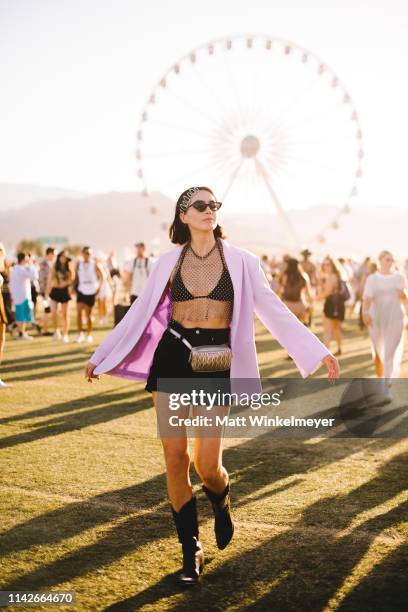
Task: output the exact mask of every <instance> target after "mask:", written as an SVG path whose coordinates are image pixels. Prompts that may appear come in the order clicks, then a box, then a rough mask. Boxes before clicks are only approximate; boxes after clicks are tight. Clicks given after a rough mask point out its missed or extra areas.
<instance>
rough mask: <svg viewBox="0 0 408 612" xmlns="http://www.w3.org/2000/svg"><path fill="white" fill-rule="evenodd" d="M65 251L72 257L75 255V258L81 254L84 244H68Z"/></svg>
mask: <svg viewBox="0 0 408 612" xmlns="http://www.w3.org/2000/svg"><path fill="white" fill-rule="evenodd" d="M64 249H65V250H67V251H68V253H69V254H70V255H73V256H74V257H76V256H77V255H80V254H81V251H82V249H83V245H82V244H67V245H65V247H64Z"/></svg>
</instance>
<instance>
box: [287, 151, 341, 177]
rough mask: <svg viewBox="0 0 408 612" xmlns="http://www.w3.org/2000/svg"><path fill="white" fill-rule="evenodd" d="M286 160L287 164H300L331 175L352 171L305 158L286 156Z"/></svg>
mask: <svg viewBox="0 0 408 612" xmlns="http://www.w3.org/2000/svg"><path fill="white" fill-rule="evenodd" d="M287 160H288V163H293V162H295V163H298V162H300V163H301V164H302V166H303V167H304V166H310V167H312V168H321V169H322V170H325V171H326V172H332V173H337V174H338V173H339V172H351V171H352V170H351V169H350V168H346V167H345V166H339V165H337V166H335V167H334V166H329V165H327V164H326V163H324V162H321V161H315V160H310V159H307V158H302V157H298V156H295V155H288V156H287Z"/></svg>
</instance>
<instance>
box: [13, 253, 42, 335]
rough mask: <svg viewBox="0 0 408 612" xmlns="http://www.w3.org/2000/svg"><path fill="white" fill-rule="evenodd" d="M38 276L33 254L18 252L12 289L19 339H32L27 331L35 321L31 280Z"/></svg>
mask: <svg viewBox="0 0 408 612" xmlns="http://www.w3.org/2000/svg"><path fill="white" fill-rule="evenodd" d="M37 277H38V273H37V269H36V267H35V266H34V265H33V264H32V263H31V256H30V255H28V254H27V253H18V255H17V265H15V266H13V268H12V270H11V276H10V291H11V297H12V299H13V302H14V307H15V310H16V322H17V329H18V334H19V335H18V339H19V340H32V337H31V336H29V335H28V334H27V333H26V331H25V328H26V324H27V323H34V322H35V321H34V310H33V302H32V300H31V281H34V280H36V279H37Z"/></svg>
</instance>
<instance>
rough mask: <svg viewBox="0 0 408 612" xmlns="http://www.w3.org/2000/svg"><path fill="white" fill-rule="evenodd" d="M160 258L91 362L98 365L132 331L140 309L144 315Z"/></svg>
mask: <svg viewBox="0 0 408 612" xmlns="http://www.w3.org/2000/svg"><path fill="white" fill-rule="evenodd" d="M158 263H159V259H157V260H156V261H155V262H154V263H153V265H152V267H151V272H150V274H149V276H148V278H147V281H146V285H145V286H144V289H143V291H142V292H141V294H140V295H139V297H138V298H137V300H135V301H134V302H133V304H132V305H131V307H130V308H129V310H128V311H127V313H126V315H125V316H124V317H123V319H122V320H121V321H119V323H118V324H117V325H116V327H115V328H114V329H113V330H112V331H111V332H110V333H109V334H108V335H107V336H106V337H105V338H104V339H103V341H102V342H101V344H100V345H99V346H98V348H97V349H96V351H95V352H94V354H93V355H92V357H91V358H90V360H89V361H90V363H92V364H93V365H96V366H98V365H99V364H100V363H101V362H102V361H103V360H104V359H105V358H106V357H107V356H108V355H109V353H111V351H112V350H113V349H114V348H115V346H116V345H117V344H118V343H119V342H120V341H121V340H122V338H123V337H124V336H125V335H126V334H127V333H128V332H129V331H130V326H131V324H132V321H134V320H135V316H136V317H137V316H138V315H137V313H138V311H140V315H142V314H143V313H144V312H145V310H146V307H147V306H148V304H147V301H148V298H149V296H150V294H151V289H152V287H153V286H154V283H155V281H156V278H157V268H158Z"/></svg>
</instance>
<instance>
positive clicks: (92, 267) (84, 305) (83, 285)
mask: <svg viewBox="0 0 408 612" xmlns="http://www.w3.org/2000/svg"><path fill="white" fill-rule="evenodd" d="M102 282H103V272H102V270H101V267H100V265H99V264H98V263H97V262H96V261H95V260H94V259H93V257H92V249H91V248H90V247H84V248H83V249H82V259H81V260H80V261H79V262H78V264H77V266H76V279H75V285H76V292H77V326H78V337H77V339H76V342H83V341H84V340H85V336H84V332H83V329H82V314H83V313H85V318H86V327H87V335H86V341H87V342H88V343H89V344H91V343H92V342H93V338H92V308H93V307H94V305H95V299H96V296H97V295H98V293H99V290H100V288H101V285H102Z"/></svg>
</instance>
